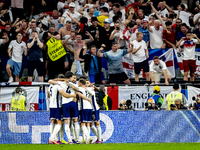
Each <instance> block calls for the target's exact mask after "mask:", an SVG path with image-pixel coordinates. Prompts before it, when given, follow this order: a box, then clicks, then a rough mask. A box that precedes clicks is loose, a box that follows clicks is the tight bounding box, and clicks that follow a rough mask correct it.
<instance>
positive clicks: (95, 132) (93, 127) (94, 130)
mask: <svg viewBox="0 0 200 150" xmlns="http://www.w3.org/2000/svg"><path fill="white" fill-rule="evenodd" d="M90 129H91V130H92V132H93V133H94V134H95V135H96V136H97V128H96V127H95V126H91V127H90Z"/></svg>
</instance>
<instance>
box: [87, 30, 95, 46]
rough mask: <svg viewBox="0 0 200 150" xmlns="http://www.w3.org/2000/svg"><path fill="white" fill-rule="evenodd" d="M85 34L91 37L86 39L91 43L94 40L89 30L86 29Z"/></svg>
mask: <svg viewBox="0 0 200 150" xmlns="http://www.w3.org/2000/svg"><path fill="white" fill-rule="evenodd" d="M85 35H87V36H89V38H90V39H89V40H88V39H86V40H85V41H86V44H89V43H91V42H92V41H94V38H93V36H92V35H91V34H90V33H89V32H88V31H86V33H85Z"/></svg>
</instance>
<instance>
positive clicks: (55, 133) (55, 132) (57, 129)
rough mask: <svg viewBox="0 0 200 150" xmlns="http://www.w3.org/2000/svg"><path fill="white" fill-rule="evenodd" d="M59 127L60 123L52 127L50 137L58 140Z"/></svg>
mask: <svg viewBox="0 0 200 150" xmlns="http://www.w3.org/2000/svg"><path fill="white" fill-rule="evenodd" d="M60 128H61V125H60V124H56V125H55V127H54V130H53V134H52V137H53V138H54V139H55V140H56V141H58V138H57V133H58V132H59V131H60Z"/></svg>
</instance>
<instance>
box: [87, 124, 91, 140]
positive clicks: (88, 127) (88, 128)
mask: <svg viewBox="0 0 200 150" xmlns="http://www.w3.org/2000/svg"><path fill="white" fill-rule="evenodd" d="M87 130H88V137H90V126H87Z"/></svg>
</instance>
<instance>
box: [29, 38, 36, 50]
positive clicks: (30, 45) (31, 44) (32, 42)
mask: <svg viewBox="0 0 200 150" xmlns="http://www.w3.org/2000/svg"><path fill="white" fill-rule="evenodd" d="M35 41H36V39H35V37H34V38H33V40H32V41H31V43H28V44H27V47H28V48H31V47H32V46H33V44H34V42H35Z"/></svg>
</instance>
